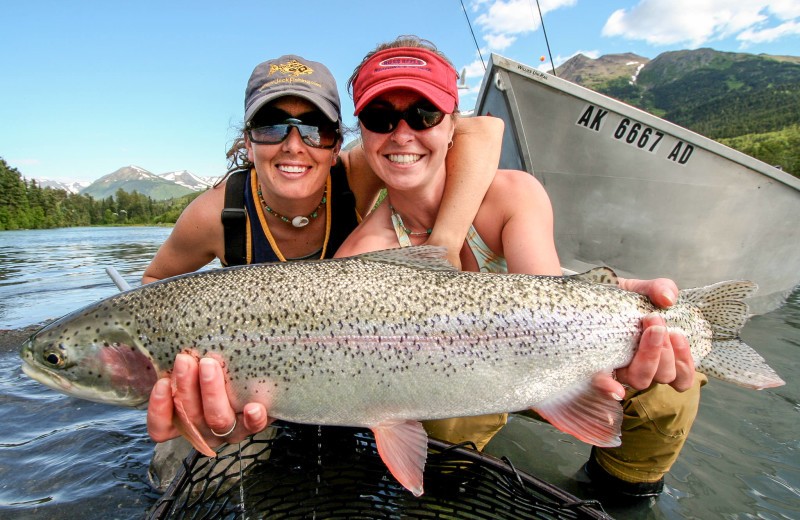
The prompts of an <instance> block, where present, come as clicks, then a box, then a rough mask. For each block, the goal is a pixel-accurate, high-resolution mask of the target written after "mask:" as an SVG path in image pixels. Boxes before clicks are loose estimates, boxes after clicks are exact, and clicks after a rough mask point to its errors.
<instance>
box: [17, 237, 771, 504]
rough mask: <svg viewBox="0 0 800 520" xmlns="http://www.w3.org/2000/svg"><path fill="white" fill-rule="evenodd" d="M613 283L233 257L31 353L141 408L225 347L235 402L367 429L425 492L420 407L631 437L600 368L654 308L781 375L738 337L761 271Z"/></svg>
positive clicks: (76, 383) (422, 265)
mask: <svg viewBox="0 0 800 520" xmlns="http://www.w3.org/2000/svg"><path fill="white" fill-rule="evenodd" d="M615 282H616V278H615V276H614V275H613V273H611V272H610V270H608V269H602V268H601V269H598V270H594V271H590V272H589V273H586V274H585V275H580V276H575V277H548V276H531V275H518V274H489V273H464V272H458V271H455V270H454V269H453V268H452V267H451V266H450V265H449V264H448V263H447V262H446V261H445V260H444V256H443V250H442V249H440V248H435V247H429V246H421V247H415V248H403V249H393V250H387V251H379V252H375V253H367V254H364V255H360V256H357V257H352V258H346V259H337V260H325V261H313V262H292V263H281V264H265V265H253V266H242V267H233V268H228V269H221V270H216V271H204V272H202V273H194V274H189V275H182V276H178V277H175V278H171V279H168V280H164V281H162V282H155V283H152V284H147V285H145V286H142V287H139V288H137V289H133V290H130V291H127V292H124V293H120V294H118V295H115V296H113V297H111V298H108V299H106V300H103V301H101V302H98V303H96V304H94V305H90V306H89V307H86V308H84V309H82V310H79V311H76V312H74V313H72V314H70V315H68V316H65V317H64V318H62V319H61V320H59V321H57V322H55V323H53V324H51V325H49V326H48V327H45V328H44V329H43V330H41V331H40V332H38V333H37V334H36V335H34V336H33V337H32V338H31V339H30V340H29V341H28V342H27V343H26V344H24V345H23V346H22V347H21V349H20V354H21V356H22V358H23V360H24V364H23V369H24V371H25V372H26V373H27V374H28V375H30V376H31V377H33V378H34V379H36V380H37V381H40V382H42V383H44V384H46V385H48V386H51V387H53V388H55V389H56V390H59V391H61V392H64V393H67V394H69V395H74V396H76V397H81V398H85V399H91V400H96V401H101V402H107V403H111V404H118V405H124V406H135V407H144V406H146V405H147V401H148V397H149V393H150V389H151V388H152V385H153V384H154V382H155V381H156V380H157V378H159V377H163V376H165V375H168V374H169V373H170V371H171V369H172V364H173V362H174V359H175V356H176V355H177V354H178V353H180V352H190V353H193V354H195V355H198V356H209V355H210V356H213V357H215V358H217V359H218V360H219V361H220V362H221V363H222V364H223V366H224V369H225V371H226V376H227V380H228V384H229V395H230V397H231V400H232V404H233V405H234V408H235V409H236V410H237V411H240V410H241V409H242V407H243V406H244V404H246V403H248V402H252V401H258V402H261V403H263V404H264V405H265V407H266V408H267V411H268V414H269V416H270V417H271V418H275V419H282V420H286V421H292V422H299V423H309V424H324V425H341V426H359V427H368V428H371V429H372V430H373V432H374V433H375V439H376V444H377V446H378V450H379V454H380V456H381V457H382V459H383V460H384V462H385V463H386V465H387V467H388V468H389V470H390V471H391V472H392V474H393V475H395V477H396V478H397V479H398V480H399V481H400V482H401V483H402V484H403V485H404V486H405V487H407V488H408V489H409V490H411V491H412V492H414V493H415V494H420V493H422V489H423V487H422V470H423V467H424V462H425V455H426V453H427V439H426V436H425V432H424V430H423V429H422V426H421V425H420V423H419V421H423V420H431V419H441V418H448V417H467V416H475V415H484V414H490V413H500V412H508V411H518V410H524V409H529V408H532V409H535V410H536V411H537V412H539V413H540V414H541V415H543V416H544V417H546V418H547V419H548V420H549V421H550V422H551V423H553V424H554V425H555V426H556V427H558V428H560V429H562V430H564V431H566V432H568V433H571V434H573V435H575V436H576V437H578V438H580V439H582V440H584V441H586V442H590V443H593V444H595V445H598V446H615V445H618V444H619V433H620V432H619V427H620V421H621V409H620V405H619V403H618V402H616V401H614V400H613V399H611V398H610V397H609V396H606V395H602V394H600V393H599V392H597V391H595V390H594V388H593V387H592V385H591V379H592V377H593V376H594V374H596V373H598V372H601V371H604V370H611V369H614V368H618V367H622V366H625V365H626V364H628V363H629V362H630V360H631V358H632V356H633V353H634V351H635V348H636V345H637V344H638V340H639V336H640V334H641V325H640V322H641V319H642V317H644V316H645V315H647V314H649V313H651V312H660V313H661V314H662V315H663V316H664V319H665V321H666V323H667V325H668V326H670V327H675V328H680V329H681V330H682V331H683V332H684V334H685V335H686V337H687V339H688V340H689V344H690V346H691V351H692V355H693V356H694V359H695V361H696V364H697V365H698V370H701V371H703V372H706V373H708V374H710V375H713V376H715V377H719V378H721V379H725V380H728V381H732V382H734V383H736V384H740V385H744V386H749V387H752V388H767V387H771V386H778V385H781V384H783V381H782V380H781V379H780V378H779V377H778V376H777V375H776V374H775V373H774V372H773V371H772V369H771V368H770V367H769V366H767V365H766V363H764V360H763V359H762V358H761V357H760V356H759V355H758V354H757V353H755V351H753V350H752V349H751V348H750V347H748V346H747V345H745V344H744V343H743V342H741V341H740V340H739V339H738V332H739V330H740V329H741V327H742V326H743V325H744V322H745V320H746V317H747V306H746V305H745V304H744V303H742V302H741V300H742V299H743V298H745V297H747V296H749V295H750V294H751V293H752V292H753V291H754V290H755V285H754V284H752V283H750V282H722V283H720V284H716V285H712V286H709V287H705V288H700V289H692V290H686V291H682V292H681V296H680V298H679V301H678V302H677V303H676V305H674V306H673V307H670V308H669V309H667V310H661V309H656V308H655V307H654V306H653V305H652V304H651V303H650V302H649V300H648V299H647V298H646V297H644V296H641V295H638V294H635V293H630V292H627V291H623V290H620V289H618V288H616V287H615V286H614V284H615ZM184 428H185V429H184V434H185V435H187V436H188V437H189V438H190V440H192V442H193V443H194V444H195V446H196V447H197V448H198V449H201V450H207V451H206V452H208V451H210V448H208V446H207V445H205V443H204V442H203V441H202V439H201V438H200V439H198V438H197V437H192V432H191V431H186V429H187V428H189V426H188V425H184ZM198 437H199V436H198ZM212 453H213V452H212Z"/></svg>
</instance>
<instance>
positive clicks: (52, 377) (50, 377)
mask: <svg viewBox="0 0 800 520" xmlns="http://www.w3.org/2000/svg"><path fill="white" fill-rule="evenodd" d="M22 372H24V373H25V375H26V376H28V377H30V378H31V379H33V380H34V381H37V382H39V383H41V384H43V385H45V386H49V387H50V388H52V389H53V390H59V391H66V392H70V391H71V390H72V387H73V384H72V382H71V381H70V380H68V379H66V378H64V377H62V376H60V375H58V374H56V373H53V372H47V371H45V370H42V369H41V368H39V367H37V366H36V365H32V364H30V363H29V362H28V361H27V360H25V359H23V360H22Z"/></svg>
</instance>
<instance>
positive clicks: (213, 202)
mask: <svg viewBox="0 0 800 520" xmlns="http://www.w3.org/2000/svg"><path fill="white" fill-rule="evenodd" d="M224 198H225V185H224V184H222V185H220V186H218V187H216V188H212V189H210V190H208V191H206V192H205V193H203V194H202V195H200V196H199V197H197V198H196V199H195V200H193V201H192V202H191V204H189V205H188V206H187V207H186V209H185V210H183V213H181V216H180V217H179V218H178V221H177V222H176V223H175V227H174V228H173V229H172V233H170V235H169V237H168V238H167V240H166V241H165V242H164V243H163V244H162V245H161V247H160V248H159V250H158V252H157V253H156V256H155V257H154V258H153V260H152V261H151V262H150V265H148V266H147V269H145V272H144V276H142V283H143V284H145V283H150V282H153V281H156V280H163V279H164V278H169V277H170V276H176V275H179V274H184V273H191V272H193V271H196V270H197V269H199V268H201V267H203V266H204V265H206V264H208V263H209V262H211V261H212V260H214V258H216V257H220V258H221V256H220V255H224V254H225V252H224V251H225V238H224V234H223V228H222V220H221V217H220V215H221V212H222V208H223V207H224Z"/></svg>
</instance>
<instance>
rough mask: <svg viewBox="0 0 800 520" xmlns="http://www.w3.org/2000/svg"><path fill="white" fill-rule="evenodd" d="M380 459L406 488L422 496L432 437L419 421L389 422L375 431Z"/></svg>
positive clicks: (374, 429)
mask: <svg viewBox="0 0 800 520" xmlns="http://www.w3.org/2000/svg"><path fill="white" fill-rule="evenodd" d="M372 432H373V433H374V434H375V445H376V446H377V447H378V455H380V456H381V460H383V463H384V464H386V467H387V468H389V471H390V472H391V474H392V475H394V478H396V479H397V481H398V482H400V483H401V484H402V485H403V487H405V488H406V489H408V490H409V491H411V492H412V493H414V496H420V495H422V475H423V472H424V470H425V460H426V459H427V457H428V434H427V433H425V429H424V428H423V427H422V423H419V422H417V421H402V420H396V421H388V422H385V423H382V424H379V425H378V426H375V427H373V428H372Z"/></svg>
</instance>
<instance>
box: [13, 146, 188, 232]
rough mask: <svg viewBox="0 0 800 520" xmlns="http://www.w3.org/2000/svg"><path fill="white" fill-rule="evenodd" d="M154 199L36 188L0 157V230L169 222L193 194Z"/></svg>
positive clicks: (178, 213) (132, 195) (123, 194)
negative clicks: (95, 196)
mask: <svg viewBox="0 0 800 520" xmlns="http://www.w3.org/2000/svg"><path fill="white" fill-rule="evenodd" d="M198 195H199V193H193V194H191V195H187V196H185V197H181V198H179V199H172V200H167V201H160V202H156V201H153V199H151V198H149V197H146V196H144V195H142V194H140V193H137V192H136V191H134V192H133V193H127V192H125V191H123V190H118V191H117V193H116V194H115V196H114V197H106V198H104V199H99V200H95V199H94V198H92V197H90V196H87V195H76V194H73V193H68V192H66V191H64V190H54V189H52V188H40V187H39V186H37V185H36V182H35V181H30V182H26V181H25V180H24V179H23V178H22V175H21V173H20V172H19V171H18V170H17V169H16V168H11V167H10V166H9V165H8V164H7V163H6V162H5V160H3V159H2V158H0V231H3V230H10V229H47V228H57V227H71V226H94V225H117V224H118V225H131V224H173V223H175V221H176V220H177V219H178V216H179V215H180V214H181V211H183V209H184V208H185V207H186V206H187V205H188V204H189V202H191V201H192V200H194V198H195V197H197V196H198Z"/></svg>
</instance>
